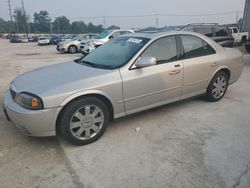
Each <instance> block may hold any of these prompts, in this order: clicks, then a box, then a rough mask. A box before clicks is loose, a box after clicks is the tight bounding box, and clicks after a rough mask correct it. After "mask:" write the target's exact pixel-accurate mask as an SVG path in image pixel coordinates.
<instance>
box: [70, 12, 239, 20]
mask: <svg viewBox="0 0 250 188" xmlns="http://www.w3.org/2000/svg"><path fill="white" fill-rule="evenodd" d="M237 12H238V13H239V12H243V11H230V12H220V13H210V14H143V15H107V16H105V18H139V17H155V16H156V15H157V16H158V17H174V16H176V17H178V16H179V17H198V16H219V15H232V14H237ZM101 18H103V16H82V17H72V18H71V19H101Z"/></svg>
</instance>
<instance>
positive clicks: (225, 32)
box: [180, 24, 234, 48]
mask: <svg viewBox="0 0 250 188" xmlns="http://www.w3.org/2000/svg"><path fill="white" fill-rule="evenodd" d="M180 30H182V31H193V32H197V33H201V34H203V35H206V36H207V37H209V38H211V39H213V40H214V41H215V42H217V43H218V44H220V45H221V46H223V47H230V48H232V47H233V45H234V38H233V36H232V34H231V33H230V31H229V29H228V27H226V26H221V25H218V24H189V25H187V26H184V27H182V28H181V29H180Z"/></svg>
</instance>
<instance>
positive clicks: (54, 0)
mask: <svg viewBox="0 0 250 188" xmlns="http://www.w3.org/2000/svg"><path fill="white" fill-rule="evenodd" d="M11 4H12V9H14V8H15V7H18V6H19V7H20V6H21V0H11ZM24 4H25V9H26V11H27V13H28V14H29V15H30V16H31V18H33V13H34V12H38V11H40V10H47V11H48V12H49V13H50V16H51V17H52V19H54V18H55V17H57V16H61V15H65V16H66V17H68V18H69V19H70V20H71V21H76V20H83V21H84V22H86V23H88V22H92V23H94V24H103V18H84V17H96V16H134V15H152V14H164V15H175V16H159V20H158V25H159V26H165V25H178V24H187V23H198V22H199V23H200V22H216V23H233V22H235V20H236V11H240V12H239V17H242V15H243V10H244V4H245V0H122V1H120V0H105V1H104V0H102V1H101V0H71V1H68V0H24ZM228 12H229V13H228ZM214 13H228V14H224V15H206V16H202V15H201V14H214ZM178 15H179V16H178ZM180 15H186V16H180ZM189 15H196V16H189ZM0 17H1V18H3V19H6V20H9V14H8V6H7V0H0ZM111 24H115V25H118V26H121V27H127V28H129V27H145V26H155V25H156V16H148V17H129V18H124V17H122V18H121V17H119V18H114V17H112V18H111V17H107V18H106V26H109V25H111Z"/></svg>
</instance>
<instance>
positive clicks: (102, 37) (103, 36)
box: [80, 29, 134, 55]
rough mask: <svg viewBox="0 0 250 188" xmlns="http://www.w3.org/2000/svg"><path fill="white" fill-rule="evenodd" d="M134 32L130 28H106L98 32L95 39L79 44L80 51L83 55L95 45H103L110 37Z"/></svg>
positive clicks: (94, 47)
mask: <svg viewBox="0 0 250 188" xmlns="http://www.w3.org/2000/svg"><path fill="white" fill-rule="evenodd" d="M129 33H134V31H133V30H131V29H123V30H121V29H119V30H107V31H103V32H102V33H100V34H99V35H98V36H97V37H96V38H95V39H93V40H90V41H88V42H87V43H86V41H84V42H82V43H81V44H80V52H81V53H82V54H84V55H87V54H89V53H90V52H92V51H93V50H94V49H96V48H97V47H99V46H101V45H103V44H104V43H106V42H108V41H109V40H110V39H113V38H115V37H118V36H120V35H124V34H129Z"/></svg>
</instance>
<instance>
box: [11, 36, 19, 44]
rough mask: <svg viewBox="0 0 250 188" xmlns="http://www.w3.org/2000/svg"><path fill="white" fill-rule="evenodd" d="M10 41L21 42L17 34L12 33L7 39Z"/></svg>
mask: <svg viewBox="0 0 250 188" xmlns="http://www.w3.org/2000/svg"><path fill="white" fill-rule="evenodd" d="M9 41H10V42H12V43H18V42H21V37H20V36H18V35H13V36H12V37H11V38H10V39H9Z"/></svg>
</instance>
